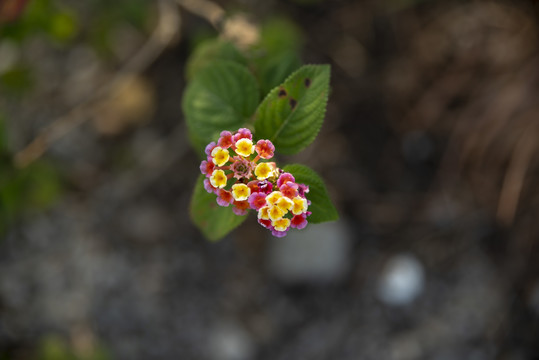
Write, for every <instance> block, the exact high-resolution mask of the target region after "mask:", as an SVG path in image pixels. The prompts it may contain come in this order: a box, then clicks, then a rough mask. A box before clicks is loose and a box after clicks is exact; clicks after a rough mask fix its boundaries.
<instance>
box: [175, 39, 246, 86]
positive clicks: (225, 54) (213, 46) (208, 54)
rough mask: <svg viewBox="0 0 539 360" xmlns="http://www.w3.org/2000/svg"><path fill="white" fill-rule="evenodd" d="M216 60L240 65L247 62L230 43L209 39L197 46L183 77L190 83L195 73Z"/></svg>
mask: <svg viewBox="0 0 539 360" xmlns="http://www.w3.org/2000/svg"><path fill="white" fill-rule="evenodd" d="M216 60H229V61H233V62H237V63H239V64H242V65H246V64H247V60H245V58H244V57H243V55H242V54H240V52H239V51H238V50H237V49H236V48H235V47H234V45H232V44H231V43H230V42H227V41H223V40H220V39H211V40H208V41H205V42H203V43H201V44H200V45H198V46H197V47H196V49H195V51H194V52H193V54H191V56H190V57H189V60H188V61H187V65H186V66H185V69H186V71H185V77H186V78H187V80H188V81H191V80H192V79H193V78H194V77H195V75H196V73H197V72H198V71H200V70H201V69H203V68H204V67H206V66H208V64H210V63H212V62H213V61H216Z"/></svg>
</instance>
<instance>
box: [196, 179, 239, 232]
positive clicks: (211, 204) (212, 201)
mask: <svg viewBox="0 0 539 360" xmlns="http://www.w3.org/2000/svg"><path fill="white" fill-rule="evenodd" d="M203 181H204V177H203V176H202V175H201V176H200V177H199V178H198V180H197V183H196V185H195V190H194V192H193V197H192V198H191V205H190V211H191V219H192V220H193V222H194V223H195V224H196V226H197V227H198V228H199V229H200V230H201V231H202V233H203V234H204V236H205V237H206V238H208V239H209V240H211V241H217V240H220V239H221V238H223V237H224V236H225V235H227V234H228V233H229V232H231V231H232V230H234V229H235V228H236V227H238V226H239V225H240V224H241V223H242V222H243V221H244V220H245V219H246V218H247V215H244V216H238V215H236V214H234V213H233V212H232V205H230V206H229V207H222V206H219V205H217V201H216V195H215V194H210V193H208V192H207V191H206V190H205V189H204V183H203Z"/></svg>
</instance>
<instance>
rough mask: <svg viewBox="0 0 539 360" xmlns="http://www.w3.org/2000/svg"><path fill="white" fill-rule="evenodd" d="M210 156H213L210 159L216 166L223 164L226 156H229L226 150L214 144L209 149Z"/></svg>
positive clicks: (226, 159) (226, 158)
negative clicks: (213, 146)
mask: <svg viewBox="0 0 539 360" xmlns="http://www.w3.org/2000/svg"><path fill="white" fill-rule="evenodd" d="M211 156H212V158H213V159H212V160H213V163H214V164H215V165H217V166H223V165H224V164H226V162H227V161H228V158H229V157H230V156H229V154H228V150H227V149H223V148H221V147H219V146H216V147H215V148H214V149H213V150H212V151H211Z"/></svg>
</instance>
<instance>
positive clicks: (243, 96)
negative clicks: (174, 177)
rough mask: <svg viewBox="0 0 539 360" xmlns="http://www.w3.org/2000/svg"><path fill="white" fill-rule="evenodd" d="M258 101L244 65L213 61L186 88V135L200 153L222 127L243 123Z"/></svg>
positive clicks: (249, 116) (232, 126) (255, 86)
mask: <svg viewBox="0 0 539 360" xmlns="http://www.w3.org/2000/svg"><path fill="white" fill-rule="evenodd" d="M258 101H259V91H258V84H257V82H256V79H255V78H254V76H253V75H251V73H250V72H249V71H248V70H247V68H246V67H245V66H242V65H239V64H237V63H234V62H231V61H215V62H213V63H212V64H211V65H208V66H206V67H205V68H204V69H202V70H200V71H199V72H198V73H197V76H196V77H195V79H194V80H193V81H192V82H191V83H190V84H189V85H188V86H187V89H186V90H185V93H184V96H183V101H182V107H183V112H184V114H185V119H186V123H187V127H188V130H189V137H190V139H191V142H192V143H193V145H194V146H195V148H196V149H197V150H198V153H199V154H200V155H204V152H203V150H204V147H205V146H206V145H207V144H208V143H209V142H211V141H215V140H217V138H218V137H219V133H220V132H221V131H222V130H230V131H235V130H237V129H238V128H240V127H242V126H245V124H246V123H247V122H248V121H249V119H250V118H251V116H252V115H253V113H254V112H255V110H256V106H257V105H258Z"/></svg>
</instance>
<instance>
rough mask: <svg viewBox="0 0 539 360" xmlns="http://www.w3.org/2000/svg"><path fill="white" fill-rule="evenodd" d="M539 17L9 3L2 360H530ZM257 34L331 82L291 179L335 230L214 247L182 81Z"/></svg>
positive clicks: (255, 4) (322, 2)
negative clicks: (218, 48)
mask: <svg viewBox="0 0 539 360" xmlns="http://www.w3.org/2000/svg"><path fill="white" fill-rule="evenodd" d="M224 14H226V16H227V18H228V16H230V18H234V19H235V20H234V21H228V22H227V21H223V19H224V17H223V16H224ZM538 14H539V4H538V3H537V1H532V0H530V1H524V0H522V1H444V0H439V1H421V0H387V1H373V0H366V1H360V0H357V1H354V0H294V1H292V0H291V1H285V0H264V1H260V0H230V1H226V0H221V1H217V0H216V1H215V2H206V1H202V0H198V1H196V0H177V1H172V0H170V1H169V0H156V1H144V0H117V1H104V0H91V1H76V0H0V239H1V240H0V359H2V360H3V359H6V360H7V359H14V360H19V359H20V360H26V359H41V360H64V359H70V360H71V359H83V360H98V359H99V360H103V359H110V360H112V359H202V360H204V359H208V360H246V359H268V360H269V359H272V360H277V359H377V360H379V359H390V360H391V359H394V360H412V359H436V360H451V359H459V360H460V359H470V360H487V359H504V360H529V359H532V360H533V359H539V260H538V259H539V224H538V219H539V192H538V191H537V186H538V185H539V181H538V180H539V179H538V177H539V157H538V153H539V101H537V100H538V97H537V94H538V90H539V42H538V30H539V29H538V24H537V19H538ZM226 25H230V26H226ZM232 25H234V26H232ZM261 28H262V29H265V30H264V31H265V34H266V35H267V34H269V35H271V34H278V33H281V34H285V35H286V36H284V37H283V36H280V38H281V39H282V38H287V39H288V40H289V41H290V42H291V44H292V45H293V46H294V47H296V48H297V51H298V52H299V54H301V58H302V61H303V62H304V63H329V64H331V65H332V79H331V88H332V89H331V94H330V100H329V105H328V111H327V114H326V118H325V122H324V125H323V127H322V130H321V132H320V134H319V136H318V138H317V140H316V141H315V143H314V144H312V145H311V146H310V147H309V148H307V149H306V150H305V151H304V152H302V153H301V154H299V155H296V156H289V157H281V158H280V159H279V163H291V162H302V163H304V164H306V165H309V166H311V167H312V168H314V169H315V170H316V171H317V172H318V173H319V174H321V175H322V177H323V178H324V179H325V180H326V182H327V185H328V188H329V191H330V194H331V197H332V199H333V200H334V202H335V204H336V206H337V208H338V209H339V212H340V215H341V220H340V221H338V222H334V223H326V224H320V225H309V226H308V227H307V229H305V230H302V231H295V232H294V231H293V232H291V233H290V234H289V235H288V236H287V237H285V238H283V239H276V238H272V237H271V236H268V232H267V231H266V230H264V229H263V228H261V227H260V226H259V225H258V224H257V223H256V221H255V220H254V218H251V219H248V221H246V222H245V223H243V225H241V227H239V228H238V229H236V230H235V231H233V232H232V233H231V234H230V235H229V236H227V237H226V238H225V239H224V240H222V241H220V242H218V243H210V242H208V241H206V240H205V239H204V238H203V237H202V235H201V233H200V232H199V231H198V230H197V229H196V228H195V227H194V226H193V224H192V223H191V221H190V219H189V214H188V206H189V201H190V196H191V191H192V188H193V186H194V183H195V180H196V178H197V176H198V174H199V170H198V165H199V154H196V153H195V152H194V151H193V150H192V149H191V147H190V144H189V142H188V140H187V136H186V127H185V123H184V120H183V115H182V110H181V98H182V92H183V90H184V87H185V82H186V80H185V65H186V60H187V58H188V56H189V55H190V54H191V53H192V51H193V49H194V48H195V46H196V45H197V44H199V43H200V42H201V41H203V40H205V39H208V38H211V37H215V36H217V35H218V33H220V34H221V36H227V37H229V38H231V39H233V40H234V41H236V42H237V43H240V45H241V44H244V43H247V44H248V43H249V42H250V41H252V40H253V39H255V40H256V38H257V36H259V32H260V29H261Z"/></svg>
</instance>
